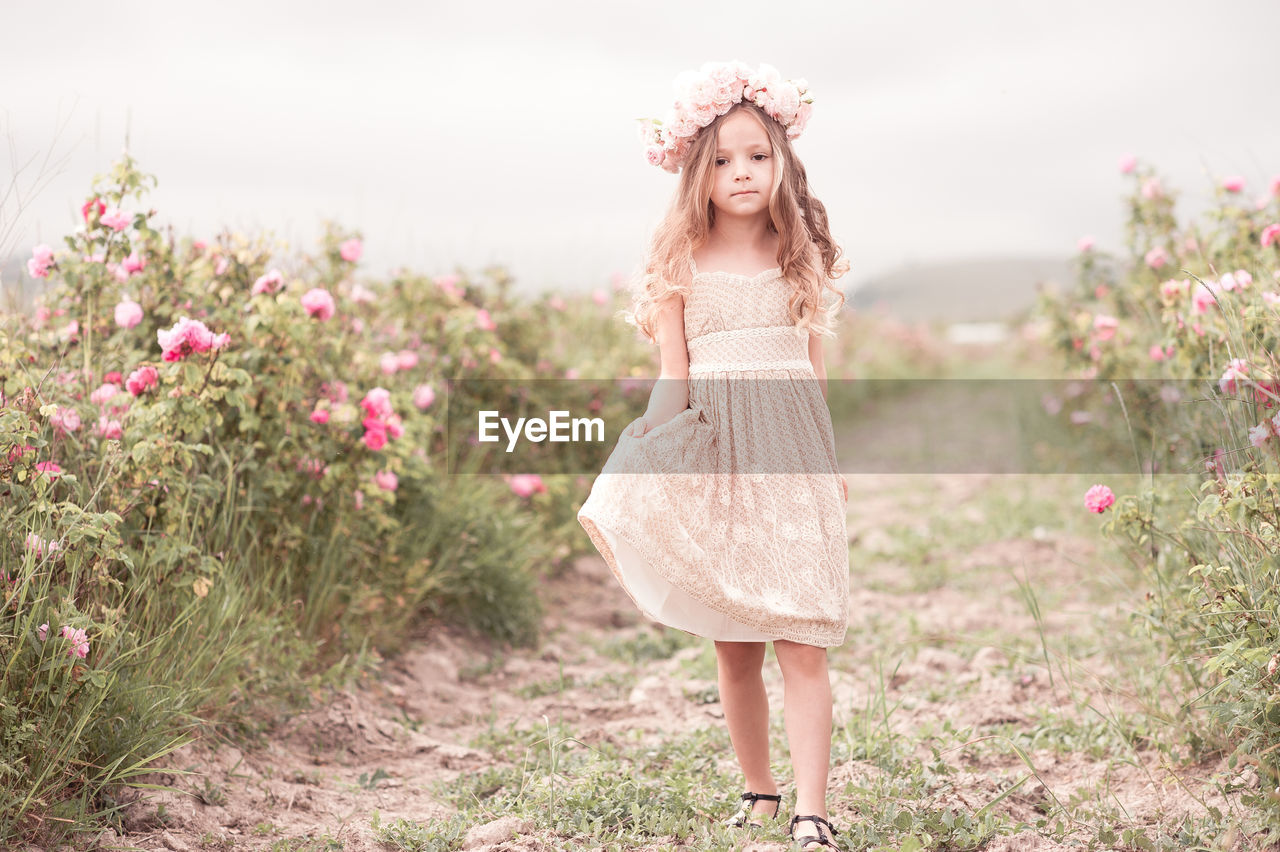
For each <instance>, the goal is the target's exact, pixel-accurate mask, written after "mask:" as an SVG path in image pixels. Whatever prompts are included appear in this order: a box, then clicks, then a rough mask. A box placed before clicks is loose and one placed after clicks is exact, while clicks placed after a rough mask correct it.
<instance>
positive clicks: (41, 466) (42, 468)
mask: <svg viewBox="0 0 1280 852" xmlns="http://www.w3.org/2000/svg"><path fill="white" fill-rule="evenodd" d="M36 470H37V471H39V472H40V473H43V474H47V475H48V476H49V478H50V479H57V478H58V477H59V476H61V475H62V468H61V467H59V466H58V463H57V462H52V461H42V462H36Z"/></svg>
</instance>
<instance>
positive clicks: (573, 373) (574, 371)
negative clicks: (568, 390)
mask: <svg viewBox="0 0 1280 852" xmlns="http://www.w3.org/2000/svg"><path fill="white" fill-rule="evenodd" d="M564 377H565V378H566V379H569V380H573V379H576V378H578V368H577V367H570V368H569V369H567V370H565V371H564Z"/></svg>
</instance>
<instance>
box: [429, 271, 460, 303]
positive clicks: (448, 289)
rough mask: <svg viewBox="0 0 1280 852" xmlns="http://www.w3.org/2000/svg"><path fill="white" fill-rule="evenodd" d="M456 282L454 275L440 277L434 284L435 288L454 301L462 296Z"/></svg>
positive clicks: (456, 278)
mask: <svg viewBox="0 0 1280 852" xmlns="http://www.w3.org/2000/svg"><path fill="white" fill-rule="evenodd" d="M458 280H459V279H458V276H456V275H440V276H438V277H437V278H436V279H435V282H436V286H437V287H439V288H440V289H441V290H443V291H444V292H445V293H447V294H448V295H450V296H452V297H454V298H455V299H456V298H457V297H458V296H461V295H462V291H461V290H459V289H458Z"/></svg>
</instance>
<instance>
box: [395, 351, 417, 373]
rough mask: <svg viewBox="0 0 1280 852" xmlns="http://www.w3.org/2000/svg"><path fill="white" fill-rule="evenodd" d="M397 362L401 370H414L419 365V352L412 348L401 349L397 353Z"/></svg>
mask: <svg viewBox="0 0 1280 852" xmlns="http://www.w3.org/2000/svg"><path fill="white" fill-rule="evenodd" d="M396 363H397V364H398V365H399V367H400V369H401V370H412V369H413V368H414V367H416V366H418V353H417V352H414V351H413V350H412V349H401V350H400V351H399V353H397V354H396Z"/></svg>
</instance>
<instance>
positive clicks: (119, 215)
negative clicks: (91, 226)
mask: <svg viewBox="0 0 1280 852" xmlns="http://www.w3.org/2000/svg"><path fill="white" fill-rule="evenodd" d="M98 221H100V222H101V223H102V224H104V225H106V226H107V227H108V228H110V229H111V230H113V231H123V230H124V229H125V228H127V227H129V214H128V213H126V212H124V211H123V210H121V209H120V208H119V207H112V208H111V209H110V210H108V211H107V212H106V213H103V214H102V216H100V217H99V218H98Z"/></svg>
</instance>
